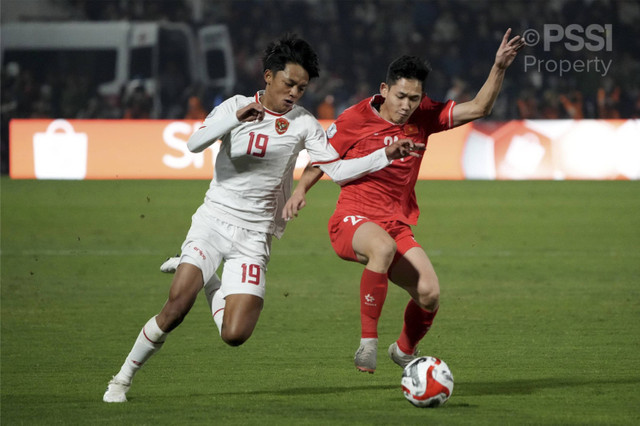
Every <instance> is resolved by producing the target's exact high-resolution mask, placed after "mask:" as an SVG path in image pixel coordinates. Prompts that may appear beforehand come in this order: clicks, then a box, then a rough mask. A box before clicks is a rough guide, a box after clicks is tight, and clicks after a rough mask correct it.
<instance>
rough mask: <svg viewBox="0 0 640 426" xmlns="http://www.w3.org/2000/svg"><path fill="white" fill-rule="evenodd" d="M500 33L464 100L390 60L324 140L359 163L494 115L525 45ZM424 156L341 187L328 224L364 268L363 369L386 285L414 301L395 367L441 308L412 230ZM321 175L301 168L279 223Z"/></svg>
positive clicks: (372, 363)
mask: <svg viewBox="0 0 640 426" xmlns="http://www.w3.org/2000/svg"><path fill="white" fill-rule="evenodd" d="M510 34H511V29H509V30H507V32H506V33H505V34H504V37H503V39H502V42H501V44H500V47H499V48H498V51H497V53H496V58H495V62H494V65H493V67H492V68H491V72H490V73H489V76H488V78H487V80H486V82H485V84H484V85H483V86H482V88H481V89H480V91H479V92H478V94H477V95H476V97H475V98H474V99H473V100H471V101H469V102H465V103H461V104H456V103H455V102H454V101H447V102H445V103H441V102H436V101H433V100H431V99H430V98H429V97H427V96H426V95H425V94H424V92H423V83H424V80H425V79H426V77H427V75H428V73H429V68H428V67H427V65H426V64H425V63H424V62H423V61H422V60H420V59H419V58H417V57H415V56H402V57H400V58H398V59H397V60H395V61H394V62H392V63H391V65H390V66H389V69H388V72H387V78H386V81H385V82H384V83H382V84H381V85H380V94H379V95H375V96H373V97H372V98H370V99H365V100H363V101H362V102H360V103H358V104H356V105H354V106H352V107H351V108H348V109H347V110H345V111H344V112H343V113H342V114H341V115H340V116H339V117H338V119H337V120H336V121H335V123H333V124H332V125H331V127H329V129H328V130H327V136H328V137H329V141H330V142H331V144H332V145H333V147H334V148H335V149H336V151H338V153H339V154H340V156H341V158H343V159H348V158H357V157H361V156H364V155H367V154H369V153H371V152H372V151H374V150H376V149H379V148H380V147H383V146H385V145H389V144H391V143H393V142H394V141H398V140H403V139H410V140H411V141H413V142H414V143H426V142H427V139H428V137H429V135H430V134H432V133H436V132H440V131H443V130H448V129H451V128H453V127H456V126H460V125H462V124H465V123H467V122H469V121H472V120H475V119H477V118H481V117H485V116H487V115H488V114H489V113H490V112H491V109H492V108H493V104H494V102H495V99H496V97H497V96H498V93H499V92H500V88H501V86H502V81H503V79H504V73H505V70H506V69H507V67H509V65H511V63H512V62H513V60H514V58H515V57H516V55H517V52H518V51H519V50H520V49H522V47H523V46H524V41H523V40H522V39H521V37H520V36H515V37H513V38H512V39H511V40H509V36H510ZM421 161H422V158H421V157H420V156H417V155H411V156H408V157H406V158H403V159H401V160H395V161H394V162H393V163H392V164H391V165H389V166H388V167H386V168H385V169H382V170H379V171H376V172H374V173H370V174H368V175H366V176H364V177H361V178H360V179H357V180H355V181H352V182H349V183H347V184H345V185H344V186H342V189H341V192H340V197H339V199H338V203H337V206H336V210H335V212H334V214H333V216H332V217H331V219H330V220H329V234H330V237H331V244H332V246H333V248H334V250H335V251H336V253H337V254H338V256H340V257H341V258H343V259H345V260H349V261H354V262H360V263H363V264H365V265H366V266H365V269H364V272H363V274H362V278H361V281H360V318H361V327H362V330H361V333H362V334H361V340H360V347H359V348H358V350H357V351H356V354H355V359H354V361H355V365H356V368H357V369H358V370H360V371H364V372H369V373H373V372H374V371H375V369H376V358H377V348H378V332H377V326H378V319H379V317H380V313H381V311H382V305H383V303H384V300H385V297H386V294H387V283H388V280H391V281H392V282H393V283H394V284H396V285H398V286H400V287H402V288H403V289H405V290H406V291H407V292H408V293H409V296H410V297H411V299H410V300H409V303H408V305H407V307H406V309H405V312H404V324H403V328H402V331H401V333H400V337H399V338H398V340H397V341H396V342H394V343H392V344H391V345H390V346H389V350H388V353H389V356H390V357H391V359H392V360H393V361H394V362H395V363H396V364H398V365H400V366H401V367H404V366H406V365H407V364H408V363H409V362H410V361H411V360H412V359H414V358H415V356H416V355H417V346H418V343H419V342H420V340H421V339H422V338H423V337H424V336H425V334H426V333H427V331H428V330H429V328H430V327H431V324H432V323H433V319H434V317H435V316H436V313H437V312H438V307H439V304H440V300H439V299H440V285H439V282H438V277H437V276H436V273H435V271H434V269H433V266H432V264H431V261H430V260H429V257H428V256H427V254H426V253H425V251H424V250H423V249H422V247H421V246H420V244H418V242H417V241H416V240H415V238H414V236H413V232H412V230H411V226H412V225H416V223H417V220H418V215H419V210H418V204H417V202H416V195H415V190H414V187H415V183H416V180H417V178H418V171H419V169H420V163H421ZM320 176H321V172H320V171H318V170H315V171H314V170H312V169H310V170H308V171H305V173H304V174H303V176H302V177H301V179H300V182H299V183H298V186H297V187H296V190H295V191H294V193H293V194H292V197H291V199H290V200H289V202H288V203H287V205H286V206H285V209H284V211H283V216H284V217H285V218H291V217H293V216H296V215H297V213H298V211H299V209H300V208H302V207H304V205H305V193H306V192H307V191H308V190H309V189H310V188H311V186H313V184H314V183H315V182H316V181H317V180H318V179H319V177H320Z"/></svg>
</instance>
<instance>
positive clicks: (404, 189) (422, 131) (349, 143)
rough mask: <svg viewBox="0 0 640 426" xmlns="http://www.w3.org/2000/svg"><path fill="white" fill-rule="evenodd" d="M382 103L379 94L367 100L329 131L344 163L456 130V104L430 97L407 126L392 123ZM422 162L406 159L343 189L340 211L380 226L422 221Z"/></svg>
mask: <svg viewBox="0 0 640 426" xmlns="http://www.w3.org/2000/svg"><path fill="white" fill-rule="evenodd" d="M382 102H384V98H383V97H382V96H380V95H376V96H373V97H372V98H370V99H365V100H363V101H362V102H359V103H357V104H356V105H354V106H352V107H350V108H348V109H347V110H345V111H344V112H343V113H342V114H341V115H340V116H339V117H338V119H337V120H336V121H335V123H333V124H332V125H331V127H329V129H327V136H328V137H329V142H330V143H331V145H333V147H334V148H335V149H336V151H338V154H339V155H340V157H341V158H343V159H349V158H356V157H362V156H364V155H367V154H370V153H371V152H373V151H375V150H376V149H380V148H382V147H384V146H387V145H390V144H391V143H393V142H394V141H396V140H398V139H402V138H411V139H413V141H414V142H418V143H425V144H426V143H427V139H428V138H429V135H430V134H432V133H437V132H441V131H443V130H448V129H450V128H451V127H452V126H453V118H452V114H453V106H454V105H455V102H454V101H451V100H450V101H447V102H445V103H442V102H436V101H433V100H432V99H430V98H428V97H427V96H426V95H425V96H424V97H423V98H422V101H421V102H420V106H419V107H418V108H417V109H416V110H415V112H414V113H413V114H412V115H411V117H409V120H407V122H406V123H405V124H402V125H400V124H394V123H391V122H389V121H387V120H385V119H384V118H382V117H381V116H380V113H379V112H378V110H377V109H376V108H375V106H376V105H380V104H381V103H382ZM421 163H422V158H415V157H406V158H403V159H402V160H395V161H393V163H392V164H390V165H389V166H387V167H385V168H384V169H382V170H379V171H377V172H374V173H370V174H368V175H366V176H364V177H362V178H360V179H357V180H355V181H352V182H349V183H348V184H346V185H344V186H343V187H342V189H341V191H340V197H339V199H338V204H337V207H336V211H340V212H341V213H346V214H354V215H361V216H365V217H368V218H369V219H375V220H381V221H394V220H397V221H401V222H403V223H406V224H408V225H415V224H416V223H417V222H418V216H419V215H420V210H419V209H418V203H417V202H416V194H415V184H416V180H417V179H418V172H419V170H420V164H421Z"/></svg>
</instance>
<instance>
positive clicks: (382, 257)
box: [368, 238, 398, 266]
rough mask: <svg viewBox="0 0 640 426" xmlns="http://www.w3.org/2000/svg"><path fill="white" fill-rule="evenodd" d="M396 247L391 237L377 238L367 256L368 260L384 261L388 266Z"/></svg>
mask: <svg viewBox="0 0 640 426" xmlns="http://www.w3.org/2000/svg"><path fill="white" fill-rule="evenodd" d="M397 249H398V246H397V244H396V242H395V241H394V240H393V239H391V238H388V239H379V240H377V241H375V242H374V244H373V248H372V250H371V253H370V255H369V256H368V257H369V260H370V261H374V262H376V263H385V264H387V266H388V265H391V262H392V261H393V258H394V256H395V255H396V250H397Z"/></svg>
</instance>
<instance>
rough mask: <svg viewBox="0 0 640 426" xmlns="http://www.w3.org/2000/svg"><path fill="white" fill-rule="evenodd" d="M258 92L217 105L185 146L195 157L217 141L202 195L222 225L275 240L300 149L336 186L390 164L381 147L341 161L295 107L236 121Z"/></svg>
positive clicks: (282, 223)
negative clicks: (269, 236)
mask: <svg viewBox="0 0 640 426" xmlns="http://www.w3.org/2000/svg"><path fill="white" fill-rule="evenodd" d="M262 93H263V91H259V92H258V93H256V94H255V96H253V97H247V96H241V95H237V96H234V97H232V98H229V99H227V100H226V101H224V102H223V103H221V104H220V105H218V106H217V107H216V108H214V109H213V111H211V113H210V114H209V115H208V116H207V118H206V119H205V120H204V123H203V125H202V127H201V128H200V129H198V130H197V131H196V132H195V133H194V134H193V135H192V136H191V138H189V142H188V144H187V145H188V147H189V149H190V150H191V151H193V152H200V151H202V150H203V149H205V148H206V147H207V146H209V145H211V144H212V143H213V142H215V141H216V140H218V139H220V140H221V141H222V143H221V145H220V151H219V153H218V156H217V158H216V164H215V167H214V173H213V180H212V181H211V185H210V186H209V190H208V191H207V194H206V196H205V203H207V205H208V207H210V208H211V209H212V210H213V211H215V212H216V214H217V215H218V216H219V217H220V218H221V219H222V220H224V221H226V222H228V223H231V224H234V225H237V226H240V227H243V228H246V229H251V230H254V231H260V232H266V233H270V234H274V235H275V236H276V237H277V238H280V237H281V236H282V233H283V232H284V228H285V225H286V222H285V221H284V220H283V219H282V218H281V213H282V208H283V207H284V205H285V203H286V201H287V199H288V198H289V196H290V195H291V188H292V185H293V169H294V168H295V164H296V160H297V158H298V154H299V153H300V151H302V150H303V149H306V150H307V153H308V154H309V157H310V159H311V163H312V164H313V165H315V166H318V167H320V168H321V169H322V170H323V171H324V172H325V173H327V174H328V175H329V176H330V177H331V178H332V179H333V180H334V181H336V182H338V183H341V184H342V183H346V182H348V181H350V180H353V179H357V178H359V177H361V176H363V175H365V174H367V173H371V172H374V171H377V170H380V169H382V168H384V167H386V166H387V165H389V164H390V163H391V161H389V160H388V159H387V155H386V153H385V149H384V148H382V149H379V150H377V151H375V152H373V153H371V154H369V155H367V156H365V157H360V158H354V159H349V160H340V158H339V156H338V153H337V152H336V150H335V149H334V148H333V146H331V144H330V143H329V142H328V141H327V138H326V135H325V133H324V130H323V129H322V126H321V125H320V123H318V121H317V120H316V119H315V117H314V116H313V115H311V113H310V112H309V111H307V110H306V109H304V108H303V107H301V106H298V105H294V106H293V108H292V109H291V110H290V111H289V112H287V113H285V114H278V113H275V112H272V111H269V110H266V108H265V116H264V119H263V120H261V121H253V122H247V123H244V122H240V121H239V120H238V118H237V116H236V113H237V111H238V110H239V109H241V108H244V107H245V106H247V105H248V104H250V103H252V102H259V98H260V96H261V94H262Z"/></svg>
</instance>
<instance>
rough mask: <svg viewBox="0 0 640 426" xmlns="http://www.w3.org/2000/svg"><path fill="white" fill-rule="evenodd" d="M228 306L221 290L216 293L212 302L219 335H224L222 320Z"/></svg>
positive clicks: (212, 310)
mask: <svg viewBox="0 0 640 426" xmlns="http://www.w3.org/2000/svg"><path fill="white" fill-rule="evenodd" d="M226 304H227V302H225V300H224V294H222V292H221V291H220V290H218V291H216V293H215V294H214V295H213V300H212V301H211V315H213V322H215V323H216V327H218V332H219V333H222V318H223V317H224V307H225V305H226Z"/></svg>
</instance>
